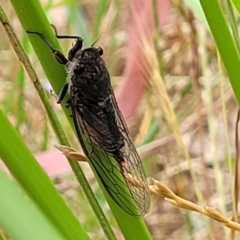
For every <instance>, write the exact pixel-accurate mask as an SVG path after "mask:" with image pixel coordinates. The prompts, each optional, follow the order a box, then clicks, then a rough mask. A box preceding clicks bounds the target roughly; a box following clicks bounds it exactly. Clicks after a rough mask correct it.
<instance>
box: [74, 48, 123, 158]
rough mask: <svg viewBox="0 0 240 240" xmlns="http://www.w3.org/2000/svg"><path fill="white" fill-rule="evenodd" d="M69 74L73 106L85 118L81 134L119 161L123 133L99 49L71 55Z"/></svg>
mask: <svg viewBox="0 0 240 240" xmlns="http://www.w3.org/2000/svg"><path fill="white" fill-rule="evenodd" d="M86 50H87V51H86ZM85 51H86V52H85ZM91 51H92V52H91ZM80 70H81V71H80ZM69 78H70V79H69V80H70V81H69V82H70V94H71V95H72V96H73V95H74V99H75V106H73V107H75V108H76V109H77V111H78V113H79V114H80V115H81V117H82V119H83V120H84V122H85V128H84V134H85V135H86V136H88V137H89V138H91V140H92V141H93V142H94V143H95V144H97V145H98V146H99V147H100V148H101V149H103V150H104V151H106V152H107V153H108V154H109V155H110V156H113V157H114V158H115V159H116V161H118V162H122V161H123V156H122V152H123V149H124V137H123V135H122V134H121V131H120V130H119V127H118V124H117V120H116V114H115V113H116V112H115V105H114V103H113V100H112V95H111V91H110V88H111V85H110V78H109V73H108V71H107V69H106V67H105V64H104V61H103V59H102V58H101V57H100V56H99V53H98V50H96V49H95V48H91V49H84V50H82V51H81V54H79V55H78V56H77V57H76V58H74V59H73V66H72V68H71V71H70V72H69Z"/></svg>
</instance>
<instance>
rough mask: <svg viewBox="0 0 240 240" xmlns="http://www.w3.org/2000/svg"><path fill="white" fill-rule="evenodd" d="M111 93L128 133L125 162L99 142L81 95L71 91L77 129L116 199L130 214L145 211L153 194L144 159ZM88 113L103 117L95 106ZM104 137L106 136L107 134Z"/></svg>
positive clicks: (124, 132) (118, 117)
mask: <svg viewBox="0 0 240 240" xmlns="http://www.w3.org/2000/svg"><path fill="white" fill-rule="evenodd" d="M111 91H112V89H111ZM110 97H111V100H112V104H114V109H115V115H116V120H117V125H118V127H119V130H120V131H121V134H122V135H123V136H124V144H125V147H124V150H121V155H122V156H123V162H121V163H120V162H118V161H117V160H116V159H114V157H113V156H111V155H110V154H109V153H107V152H106V151H104V150H103V148H101V145H99V144H96V139H95V136H94V135H93V134H91V127H90V126H89V125H90V124H91V122H90V121H87V120H86V119H87V118H86V116H82V114H83V113H82V111H81V110H80V109H79V103H78V98H77V95H75V94H74V93H73V92H71V91H70V99H71V107H72V116H73V120H74V124H75V128H76V132H77V135H78V138H79V141H80V143H81V145H82V147H83V150H84V152H85V154H86V155H87V157H88V158H89V160H90V162H91V164H92V166H93V168H94V170H95V171H96V173H97V175H98V177H99V178H100V180H101V182H102V183H103V185H104V187H105V189H106V190H107V192H108V193H109V195H110V196H111V197H112V199H113V200H114V201H115V202H116V203H117V204H118V205H119V206H120V207H121V208H122V209H123V210H124V211H125V212H127V213H128V214H131V215H135V216H140V215H144V214H145V213H146V212H147V211H148V209H149V205H150V194H149V189H148V184H147V181H146V177H145V174H144V170H143V167H142V163H141V160H140V158H139V156H138V154H137V152H136V149H135V147H134V145H133V143H132V141H131V139H130V138H129V134H128V131H127V128H126V126H125V122H124V120H123V118H122V115H121V113H120V111H119V109H118V106H117V103H116V100H115V97H114V94H113V92H112V93H111V96H110ZM95 115H96V116H95ZM88 116H90V117H89V118H91V119H94V117H96V118H98V117H99V116H97V114H96V112H94V110H91V109H89V112H88ZM94 131H97V129H94ZM102 137H103V138H104V136H102Z"/></svg>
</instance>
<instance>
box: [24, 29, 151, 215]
mask: <svg viewBox="0 0 240 240" xmlns="http://www.w3.org/2000/svg"><path fill="white" fill-rule="evenodd" d="M29 33H34V34H37V35H39V36H40V37H41V38H42V39H43V40H44V41H45V43H46V44H47V45H48V46H49V47H50V48H51V50H52V52H53V54H54V56H55V58H56V60H57V61H58V62H59V63H60V64H63V65H65V67H66V69H67V71H68V79H67V80H68V81H67V83H66V84H65V85H64V86H63V88H62V90H61V92H60V94H59V98H58V101H57V102H58V103H61V101H62V100H63V99H64V97H65V95H66V92H67V91H68V90H69V92H70V99H69V100H68V101H67V102H66V105H67V106H69V107H71V110H72V118H73V122H74V125H75V129H76V132H77V135H78V138H79V141H80V143H81V145H82V148H83V150H84V152H85V154H86V155H87V157H88V159H89V161H90V163H91V165H92V166H93V168H94V170H95V172H96V173H97V175H98V177H99V179H100V180H101V181H102V184H103V185H104V187H105V189H106V191H107V192H108V193H109V195H110V196H111V197H112V199H113V200H114V201H115V202H116V203H117V204H118V205H119V206H120V207H121V208H122V209H123V210H124V211H125V212H126V213H128V214H131V215H134V216H141V215H144V214H145V213H147V212H148V210H149V207H150V193H149V188H148V183H147V180H146V176H145V173H144V170H143V166H142V163H141V159H140V157H139V155H138V153H137V151H136V148H135V147H134V145H133V143H132V141H131V139H130V137H129V133H128V130H127V127H126V124H125V122H124V119H123V117H122V114H121V112H120V110H119V108H118V105H117V102H116V99H115V96H114V92H113V89H112V87H111V83H110V77H109V73H108V71H107V68H106V66H105V63H104V60H103V59H102V58H101V56H102V54H103V50H102V49H101V48H100V47H90V48H85V49H83V48H82V43H83V39H82V38H81V37H78V36H58V35H56V37H58V38H74V39H76V42H75V44H74V46H73V47H72V48H71V49H70V51H69V53H68V59H67V58H65V57H64V55H63V54H62V53H60V52H59V51H57V50H56V49H54V48H53V47H52V45H51V44H50V43H49V42H48V40H47V39H46V38H45V36H44V35H43V34H41V33H38V32H29ZM100 156H103V158H102V157H100Z"/></svg>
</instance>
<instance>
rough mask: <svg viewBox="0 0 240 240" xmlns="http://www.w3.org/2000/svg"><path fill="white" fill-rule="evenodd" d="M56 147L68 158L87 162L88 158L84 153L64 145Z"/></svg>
mask: <svg viewBox="0 0 240 240" xmlns="http://www.w3.org/2000/svg"><path fill="white" fill-rule="evenodd" d="M54 147H55V148H57V149H58V150H59V151H60V152H62V154H63V155H64V156H66V157H67V158H70V159H72V160H76V161H79V162H87V159H86V157H85V156H84V155H83V154H82V153H80V152H77V151H76V150H74V149H73V148H71V147H68V146H64V145H54Z"/></svg>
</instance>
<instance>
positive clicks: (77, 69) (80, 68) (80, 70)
mask: <svg viewBox="0 0 240 240" xmlns="http://www.w3.org/2000/svg"><path fill="white" fill-rule="evenodd" d="M73 71H74V73H75V74H77V75H80V74H82V73H84V72H85V67H84V66H83V65H82V64H76V65H75V66H74V69H73Z"/></svg>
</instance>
